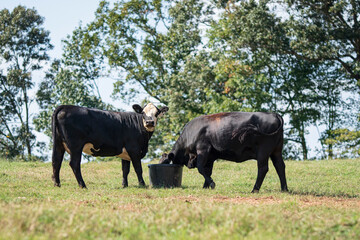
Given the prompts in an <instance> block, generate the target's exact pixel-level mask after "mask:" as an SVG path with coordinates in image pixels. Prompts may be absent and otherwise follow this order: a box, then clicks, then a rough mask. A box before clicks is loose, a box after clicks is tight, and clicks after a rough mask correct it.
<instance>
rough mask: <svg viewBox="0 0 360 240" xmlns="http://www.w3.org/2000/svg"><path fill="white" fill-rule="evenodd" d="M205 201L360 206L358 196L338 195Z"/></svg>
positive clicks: (191, 198)
mask: <svg viewBox="0 0 360 240" xmlns="http://www.w3.org/2000/svg"><path fill="white" fill-rule="evenodd" d="M169 199H171V200H180V201H184V202H188V203H192V202H201V201H204V200H205V199H204V198H199V197H195V196H192V195H189V196H178V197H170V198H169ZM205 201H207V202H212V203H233V204H250V205H254V206H256V205H264V204H266V205H275V204H281V203H285V202H289V201H291V202H294V203H296V204H298V205H299V206H301V207H310V206H327V207H345V208H355V207H358V208H360V199H358V198H336V197H317V196H300V197H298V198H291V199H283V198H277V197H273V196H264V197H263V196H259V197H257V196H254V197H241V196H238V197H227V196H222V195H215V196H213V197H209V198H207V199H206V200H205Z"/></svg>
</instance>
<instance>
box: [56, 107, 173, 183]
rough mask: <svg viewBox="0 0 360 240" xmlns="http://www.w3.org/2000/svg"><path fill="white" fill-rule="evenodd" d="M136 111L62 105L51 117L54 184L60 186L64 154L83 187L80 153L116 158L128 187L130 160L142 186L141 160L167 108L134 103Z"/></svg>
mask: <svg viewBox="0 0 360 240" xmlns="http://www.w3.org/2000/svg"><path fill="white" fill-rule="evenodd" d="M132 107H133V109H134V110H135V112H111V111H103V110H98V109H93V108H85V107H78V106H72V105H62V106H59V107H57V108H56V109H55V111H54V113H53V116H52V135H53V144H54V145H53V153H52V165H53V176H52V178H53V181H54V184H55V186H59V187H60V178H59V173H60V168H61V163H62V160H63V157H64V152H65V151H67V152H68V153H69V154H70V166H71V168H72V170H73V172H74V174H75V177H76V180H77V181H78V183H79V186H80V187H82V188H86V185H85V182H84V180H83V178H82V176H81V171H80V161H81V155H82V152H84V153H86V154H89V155H92V156H104V157H105V156H118V157H120V158H121V159H122V171H123V182H122V185H123V187H127V186H128V180H127V176H128V174H129V171H130V161H131V162H132V164H133V166H134V169H135V172H136V174H137V177H138V180H139V184H140V185H142V186H144V185H145V182H144V179H143V177H142V167H141V159H142V158H143V157H144V156H145V155H146V153H147V150H148V142H149V139H150V138H151V136H152V134H153V132H154V130H155V126H156V123H157V119H158V118H159V117H160V116H161V115H162V114H163V113H165V112H167V111H168V107H162V108H161V109H158V108H157V107H156V106H155V105H154V104H152V103H149V104H147V105H146V106H145V107H144V108H142V107H140V106H139V105H137V104H135V105H133V106H132Z"/></svg>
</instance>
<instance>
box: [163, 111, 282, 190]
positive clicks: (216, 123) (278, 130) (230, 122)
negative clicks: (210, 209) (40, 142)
mask: <svg viewBox="0 0 360 240" xmlns="http://www.w3.org/2000/svg"><path fill="white" fill-rule="evenodd" d="M283 123H284V122H283V119H282V117H281V116H280V115H278V114H275V113H262V112H253V113H251V112H228V113H217V114H212V115H204V116H200V117H197V118H195V119H193V120H192V121H190V122H188V123H187V124H186V125H185V127H184V129H183V131H182V133H181V135H180V137H179V138H178V140H177V141H176V143H175V145H174V146H173V148H172V150H171V152H170V153H169V154H163V156H162V158H161V160H160V163H171V162H172V163H174V164H183V165H186V166H187V167H189V168H195V167H197V169H198V171H199V173H200V174H201V175H203V177H204V178H205V183H204V186H203V187H204V188H209V187H211V188H215V183H214V181H213V180H212V178H211V174H212V170H213V164H214V161H215V160H216V159H219V158H220V159H224V160H229V161H233V162H243V161H246V160H249V159H256V160H257V166H258V175H257V179H256V183H255V186H254V188H253V190H252V192H258V191H259V189H260V187H261V184H262V182H263V180H264V177H265V175H266V173H267V172H268V160H269V157H270V158H271V160H272V162H273V164H274V166H275V169H276V172H277V174H278V175H279V178H280V183H281V190H282V191H288V189H287V184H286V178H285V163H284V161H283V158H282V155H281V153H282V148H283Z"/></svg>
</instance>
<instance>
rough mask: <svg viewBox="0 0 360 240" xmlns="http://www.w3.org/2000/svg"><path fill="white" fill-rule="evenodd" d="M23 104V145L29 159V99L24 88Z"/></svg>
mask: <svg viewBox="0 0 360 240" xmlns="http://www.w3.org/2000/svg"><path fill="white" fill-rule="evenodd" d="M23 92H24V102H25V145H26V148H27V153H28V158H29V159H30V158H31V143H30V136H31V134H30V129H29V98H28V95H27V89H26V87H24V88H23Z"/></svg>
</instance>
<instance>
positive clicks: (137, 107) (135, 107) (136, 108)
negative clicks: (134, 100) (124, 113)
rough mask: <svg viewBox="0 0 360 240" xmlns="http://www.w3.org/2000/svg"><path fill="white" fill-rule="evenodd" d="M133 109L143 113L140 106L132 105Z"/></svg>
mask: <svg viewBox="0 0 360 240" xmlns="http://www.w3.org/2000/svg"><path fill="white" fill-rule="evenodd" d="M132 108H133V109H134V111H135V112H137V113H142V111H143V108H142V107H141V106H140V105H139V104H134V105H132Z"/></svg>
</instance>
